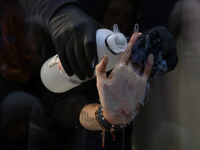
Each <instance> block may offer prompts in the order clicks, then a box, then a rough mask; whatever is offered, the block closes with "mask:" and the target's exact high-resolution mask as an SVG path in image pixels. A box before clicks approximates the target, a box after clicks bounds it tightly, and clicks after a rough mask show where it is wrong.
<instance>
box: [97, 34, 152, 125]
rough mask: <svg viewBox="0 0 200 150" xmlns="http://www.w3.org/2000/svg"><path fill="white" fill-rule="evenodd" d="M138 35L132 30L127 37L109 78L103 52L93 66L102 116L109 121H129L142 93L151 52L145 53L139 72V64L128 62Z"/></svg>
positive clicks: (138, 104)
mask: <svg viewBox="0 0 200 150" xmlns="http://www.w3.org/2000/svg"><path fill="white" fill-rule="evenodd" d="M140 35H141V34H140V33H135V34H134V35H133V36H132V37H131V39H130V41H129V43H128V46H127V49H126V51H125V52H123V53H122V54H121V56H120V59H119V61H118V63H117V64H116V66H115V67H114V69H113V70H112V72H111V74H110V75H109V77H107V75H106V66H107V63H108V61H109V60H108V57H107V56H106V55H105V56H104V57H103V59H102V60H101V62H100V63H99V64H98V65H97V66H96V76H97V88H98V92H99V97H100V102H101V105H102V107H103V115H104V117H105V119H106V120H107V121H109V122H110V123H111V124H115V125H120V124H127V123H129V122H130V121H131V120H132V119H133V118H134V117H135V115H136V114H137V113H138V110H139V108H140V105H141V102H142V101H143V99H144V96H145V92H146V86H147V80H148V77H149V75H150V73H151V69H152V66H153V55H152V54H151V55H149V57H148V61H147V64H146V67H145V69H144V71H143V74H142V75H141V73H140V72H141V68H142V67H141V66H140V65H138V64H131V62H130V55H131V50H132V46H133V44H134V43H135V42H136V40H137V39H138V37H139V36H140Z"/></svg>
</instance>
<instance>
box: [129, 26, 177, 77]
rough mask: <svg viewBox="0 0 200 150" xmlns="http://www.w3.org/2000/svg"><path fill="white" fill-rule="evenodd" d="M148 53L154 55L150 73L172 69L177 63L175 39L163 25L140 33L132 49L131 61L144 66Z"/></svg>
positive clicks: (154, 73) (158, 73)
mask: <svg viewBox="0 0 200 150" xmlns="http://www.w3.org/2000/svg"><path fill="white" fill-rule="evenodd" d="M149 54H153V55H154V65H153V69H152V73H151V75H160V74H163V73H166V72H169V71H171V70H173V69H174V68H175V67H176V65H177V63H178V56H177V50H176V44H175V39H174V38H173V36H172V35H171V34H170V33H169V32H168V30H167V29H166V28H165V27H163V26H159V27H155V28H153V29H150V30H149V31H147V32H145V33H144V34H142V35H141V36H140V37H139V39H138V41H137V42H136V43H135V44H134V46H133V49H132V58H131V60H132V62H134V63H138V64H142V65H143V67H145V65H146V62H147V58H148V56H149Z"/></svg>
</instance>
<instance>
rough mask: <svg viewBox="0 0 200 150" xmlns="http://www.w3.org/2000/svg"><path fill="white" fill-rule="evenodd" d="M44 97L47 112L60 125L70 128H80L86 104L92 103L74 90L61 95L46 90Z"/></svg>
mask: <svg viewBox="0 0 200 150" xmlns="http://www.w3.org/2000/svg"><path fill="white" fill-rule="evenodd" d="M44 95H45V96H44V98H43V102H44V107H45V109H46V110H47V112H48V113H49V114H50V116H51V117H52V118H53V119H55V120H56V121H57V122H58V123H59V124H61V125H63V126H65V127H68V128H76V127H78V126H80V123H79V114H80V112H81V110H82V108H83V107H84V106H85V105H86V104H88V103H91V101H90V100H88V99H87V98H86V97H84V96H83V95H80V94H79V93H77V92H76V91H74V90H70V91H68V92H65V93H61V94H57V93H52V92H50V91H48V90H46V92H45V93H44Z"/></svg>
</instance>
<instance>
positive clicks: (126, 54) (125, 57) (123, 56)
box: [118, 33, 141, 64]
mask: <svg viewBox="0 0 200 150" xmlns="http://www.w3.org/2000/svg"><path fill="white" fill-rule="evenodd" d="M140 35H141V33H134V34H133V35H132V37H131V39H130V41H129V42H128V45H127V48H126V50H125V51H124V52H123V53H122V54H121V56H120V58H119V61H118V63H123V64H128V63H129V59H130V56H131V50H132V47H133V44H134V43H135V42H136V41H137V39H138V38H139V37H140Z"/></svg>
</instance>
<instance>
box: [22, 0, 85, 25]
mask: <svg viewBox="0 0 200 150" xmlns="http://www.w3.org/2000/svg"><path fill="white" fill-rule="evenodd" d="M18 3H19V5H20V6H21V7H22V9H23V10H24V11H25V12H26V14H27V15H28V16H32V17H34V19H36V20H37V21H38V22H39V23H41V24H43V25H45V26H46V27H47V26H48V23H49V21H50V19H51V17H52V15H53V14H54V12H55V11H56V10H57V9H58V8H60V7H61V6H63V5H67V4H69V3H74V4H77V5H80V6H81V4H80V3H79V1H78V0H18Z"/></svg>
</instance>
